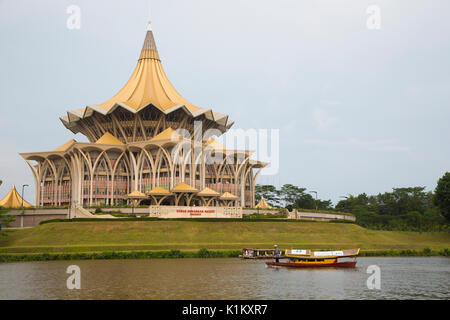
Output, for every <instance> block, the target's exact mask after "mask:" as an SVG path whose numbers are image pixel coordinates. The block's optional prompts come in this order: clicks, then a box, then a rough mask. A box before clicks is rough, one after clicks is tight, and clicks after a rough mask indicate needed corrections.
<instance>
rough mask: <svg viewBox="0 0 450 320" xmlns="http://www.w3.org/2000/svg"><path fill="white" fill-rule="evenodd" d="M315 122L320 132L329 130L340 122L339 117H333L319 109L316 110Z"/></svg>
mask: <svg viewBox="0 0 450 320" xmlns="http://www.w3.org/2000/svg"><path fill="white" fill-rule="evenodd" d="M314 120H315V122H316V126H317V129H318V130H320V131H324V130H327V129H329V128H330V127H331V126H333V125H334V124H335V123H337V122H338V118H337V117H333V116H331V115H330V114H329V113H328V112H327V111H325V110H323V109H319V108H316V109H314Z"/></svg>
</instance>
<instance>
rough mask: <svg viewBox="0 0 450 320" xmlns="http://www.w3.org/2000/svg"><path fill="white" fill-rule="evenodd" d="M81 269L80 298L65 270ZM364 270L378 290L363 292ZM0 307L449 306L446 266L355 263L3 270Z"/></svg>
mask: <svg viewBox="0 0 450 320" xmlns="http://www.w3.org/2000/svg"><path fill="white" fill-rule="evenodd" d="M69 265H78V266H79V267H80V268H81V290H68V289H67V287H66V280H67V278H68V277H69V275H68V274H66V269H67V267H68V266H69ZM369 265H378V266H379V267H380V268H381V290H369V289H367V285H366V280H367V278H368V277H369V274H367V273H366V269H367V267H368V266H369ZM0 299H193V300H196V299H238V300H240V299H290V300H293V299H294V300H296V299H450V259H449V258H436V257H431V258H359V259H358V265H357V268H355V269H308V270H305V269H300V270H299V269H284V268H267V267H266V266H265V263H264V261H248V260H239V259H180V260H175V259H168V260H156V259H155V260H103V261H101V260H97V261H95V260H93V261H54V262H23V263H6V264H0Z"/></svg>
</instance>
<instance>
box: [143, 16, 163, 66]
mask: <svg viewBox="0 0 450 320" xmlns="http://www.w3.org/2000/svg"><path fill="white" fill-rule="evenodd" d="M142 59H155V60H160V59H159V54H158V49H157V48H156V43H155V37H154V36H153V31H152V27H151V22H150V21H149V22H148V26H147V34H146V35H145V40H144V45H143V46H142V51H141V56H140V57H139V60H142Z"/></svg>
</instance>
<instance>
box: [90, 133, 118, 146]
mask: <svg viewBox="0 0 450 320" xmlns="http://www.w3.org/2000/svg"><path fill="white" fill-rule="evenodd" d="M95 143H97V144H116V145H123V142H122V141H120V140H119V139H117V138H116V137H114V136H113V135H112V134H111V133H109V132H105V134H104V135H103V136H102V137H101V138H100V139H98V140H97V141H96V142H95Z"/></svg>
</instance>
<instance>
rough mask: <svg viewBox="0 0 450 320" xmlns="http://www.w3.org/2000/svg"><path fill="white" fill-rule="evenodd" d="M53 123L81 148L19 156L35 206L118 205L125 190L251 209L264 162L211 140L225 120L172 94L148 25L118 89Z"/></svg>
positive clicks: (144, 199)
mask: <svg viewBox="0 0 450 320" xmlns="http://www.w3.org/2000/svg"><path fill="white" fill-rule="evenodd" d="M60 119H61V121H62V123H63V124H64V125H65V127H66V128H67V129H69V130H71V131H72V132H73V133H75V134H76V133H82V134H83V135H84V136H85V137H86V138H87V139H88V141H89V142H77V141H75V140H71V141H69V142H67V143H65V144H64V145H62V146H61V147H59V148H57V149H55V150H53V151H49V152H32V153H22V154H21V156H22V157H23V158H24V159H25V161H26V162H27V163H28V165H29V166H30V168H31V170H32V172H33V175H34V182H35V186H36V200H35V203H36V206H38V207H45V206H69V205H70V206H82V207H90V206H97V205H121V204H126V203H129V202H130V201H131V200H130V199H131V198H130V196H129V195H130V194H133V192H138V193H139V194H141V195H142V196H141V199H140V202H141V204H149V205H152V204H153V205H156V204H157V205H186V206H188V205H190V206H192V205H194V206H197V205H204V204H207V205H208V206H222V205H232V206H242V207H245V206H246V207H253V206H254V205H255V196H254V189H255V182H256V178H257V177H258V175H259V173H260V172H261V169H262V168H264V167H265V166H266V165H267V163H263V162H259V161H255V160H251V159H250V157H251V155H252V152H251V151H248V150H229V149H227V148H225V147H224V146H222V145H220V144H219V143H218V142H217V141H216V140H214V139H213V138H212V137H211V136H212V135H211V133H214V135H215V136H218V135H221V134H223V133H225V132H226V131H227V130H228V129H229V128H230V127H231V126H232V125H233V121H230V120H229V118H228V116H227V115H225V114H221V113H218V112H214V111H212V110H211V109H205V108H200V107H197V106H195V105H193V104H191V103H190V102H188V101H187V100H185V99H184V98H183V97H182V96H181V95H180V94H179V93H178V92H177V90H176V89H175V88H174V87H173V86H172V84H171V83H170V81H169V80H168V78H167V76H166V74H165V72H164V70H163V68H162V64H161V60H160V58H159V54H158V51H157V48H156V44H155V40H154V36H153V32H152V30H151V28H150V27H149V28H148V30H147V33H146V37H145V40H144V45H143V48H142V51H141V54H140V57H139V60H138V63H137V66H136V68H135V70H134V72H133V74H132V75H131V77H130V79H129V80H128V82H127V83H126V84H125V86H124V87H123V88H122V89H121V90H120V91H119V92H118V93H117V94H116V95H115V96H114V97H113V98H111V99H109V100H107V101H106V102H104V103H101V104H98V105H87V106H86V107H84V108H82V109H76V110H70V111H68V112H67V115H65V116H62V117H60ZM180 185H182V186H186V185H188V186H189V187H190V188H191V189H190V191H186V194H185V195H188V194H189V197H188V196H186V197H184V196H177V195H179V193H178V192H177V186H180ZM180 188H181V187H180ZM181 189H182V188H181ZM161 190H162V191H161ZM158 192H159V193H158ZM163 194H166V195H165V196H163ZM157 195H160V197H159V198H158V197H156V196H157ZM197 195H198V196H197ZM208 197H209V198H208ZM205 199H208V201H205ZM230 201H231V202H230Z"/></svg>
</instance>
